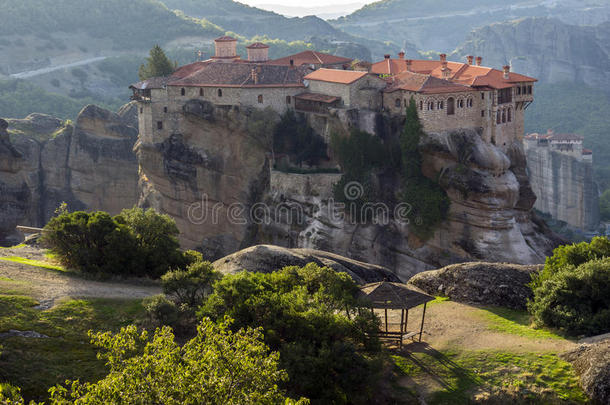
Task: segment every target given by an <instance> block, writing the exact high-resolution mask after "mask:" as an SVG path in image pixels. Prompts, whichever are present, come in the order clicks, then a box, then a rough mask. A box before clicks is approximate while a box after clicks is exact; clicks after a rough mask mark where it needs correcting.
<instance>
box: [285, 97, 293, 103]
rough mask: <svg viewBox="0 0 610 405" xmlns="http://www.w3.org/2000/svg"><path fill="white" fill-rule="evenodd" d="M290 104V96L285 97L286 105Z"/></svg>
mask: <svg viewBox="0 0 610 405" xmlns="http://www.w3.org/2000/svg"><path fill="white" fill-rule="evenodd" d="M290 103H292V100H291V98H290V96H286V104H290Z"/></svg>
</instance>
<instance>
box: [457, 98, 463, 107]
mask: <svg viewBox="0 0 610 405" xmlns="http://www.w3.org/2000/svg"><path fill="white" fill-rule="evenodd" d="M458 108H464V100H462V99H459V100H458Z"/></svg>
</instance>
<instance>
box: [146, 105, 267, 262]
mask: <svg viewBox="0 0 610 405" xmlns="http://www.w3.org/2000/svg"><path fill="white" fill-rule="evenodd" d="M259 118H260V117H259V116H258V115H257V113H256V112H254V111H251V110H250V111H248V110H247V111H240V110H239V109H236V108H227V109H224V108H219V107H214V106H213V105H212V104H210V103H207V102H200V101H197V100H193V101H192V102H189V103H187V104H186V105H185V106H184V109H183V111H182V112H180V113H179V115H178V117H175V118H174V119H173V120H174V122H176V125H177V127H176V128H174V130H173V131H172V133H171V134H167V133H161V134H157V135H156V136H157V138H155V139H151V140H148V139H140V142H139V143H138V145H137V147H136V151H137V156H138V161H139V163H140V167H141V176H140V185H141V190H142V195H141V199H140V205H141V206H144V207H153V208H155V209H156V210H157V211H158V212H162V213H166V214H169V215H170V216H171V217H172V218H174V219H175V220H176V224H177V225H178V228H179V229H180V232H181V235H180V237H181V242H182V245H183V246H184V247H186V248H199V249H201V250H202V251H204V252H205V253H206V256H207V257H212V258H219V257H222V256H224V255H226V254H229V253H232V252H235V251H237V250H239V249H241V248H245V247H247V246H251V245H253V244H255V242H256V240H257V239H256V232H257V228H256V226H255V225H254V224H253V222H252V219H251V216H250V215H249V212H250V210H251V208H252V207H253V205H254V204H255V203H256V202H259V201H261V200H262V194H263V193H264V192H265V190H266V189H267V187H268V183H269V161H268V156H267V153H268V151H269V150H270V140H269V139H263V138H259V137H257V136H256V135H254V134H251V133H249V132H248V128H249V127H250V126H251V125H252V124H253V123H254V122H255V121H257V120H258V121H257V122H260V119H259ZM271 119H277V117H271Z"/></svg>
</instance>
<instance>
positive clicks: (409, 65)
mask: <svg viewBox="0 0 610 405" xmlns="http://www.w3.org/2000/svg"><path fill="white" fill-rule="evenodd" d="M412 64H413V59H407V71H408V72H410V71H411V65H412Z"/></svg>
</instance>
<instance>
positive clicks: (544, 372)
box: [391, 302, 587, 404]
mask: <svg viewBox="0 0 610 405" xmlns="http://www.w3.org/2000/svg"><path fill="white" fill-rule="evenodd" d="M443 305H451V303H450V302H448V303H445V302H438V303H437V305H435V308H434V310H433V311H434V312H437V311H439V310H442V308H443ZM471 321H472V324H473V326H476V328H477V329H480V330H482V331H484V330H487V331H494V332H499V333H502V334H503V335H505V336H506V338H507V339H509V338H510V336H513V335H514V336H519V337H525V338H527V339H531V340H532V341H540V342H543V344H544V342H545V341H557V340H562V339H564V338H563V337H561V336H559V335H557V334H555V333H554V332H551V331H548V330H536V329H532V328H530V327H529V315H528V314H527V313H525V312H523V311H515V310H509V309H506V308H496V307H486V308H479V309H477V310H476V311H475V312H474V313H473V316H472V319H471ZM472 338H473V339H476V337H475V336H473V337H472ZM549 339H550V340H549ZM549 346H550V345H549ZM557 354H558V353H555V352H553V351H536V352H532V351H529V352H528V351H523V350H521V349H520V348H519V347H515V348H514V350H502V351H500V350H491V349H489V350H471V349H470V348H469V347H468V346H451V347H443V348H442V349H440V350H437V349H436V348H434V347H431V346H428V345H427V344H418V343H416V344H412V345H410V346H407V349H406V350H404V351H402V352H395V353H394V354H393V355H392V356H391V361H392V362H393V364H394V372H395V378H396V380H397V381H398V382H399V385H400V386H402V387H403V388H404V389H406V391H407V392H408V393H409V392H410V393H411V395H412V396H415V397H416V396H417V395H420V396H423V397H424V398H423V399H424V400H425V401H426V403H428V404H468V403H472V401H473V400H474V399H475V398H476V399H478V400H483V399H490V400H491V403H507V402H514V403H561V402H563V401H568V402H569V403H586V402H587V398H586V397H585V395H584V393H583V391H582V390H581V389H580V387H579V385H578V378H577V377H576V375H575V374H574V371H573V370H572V367H571V366H570V365H569V364H568V363H566V362H565V361H563V360H561V359H560V358H559V357H558V356H557ZM494 401H495V402H494Z"/></svg>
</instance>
